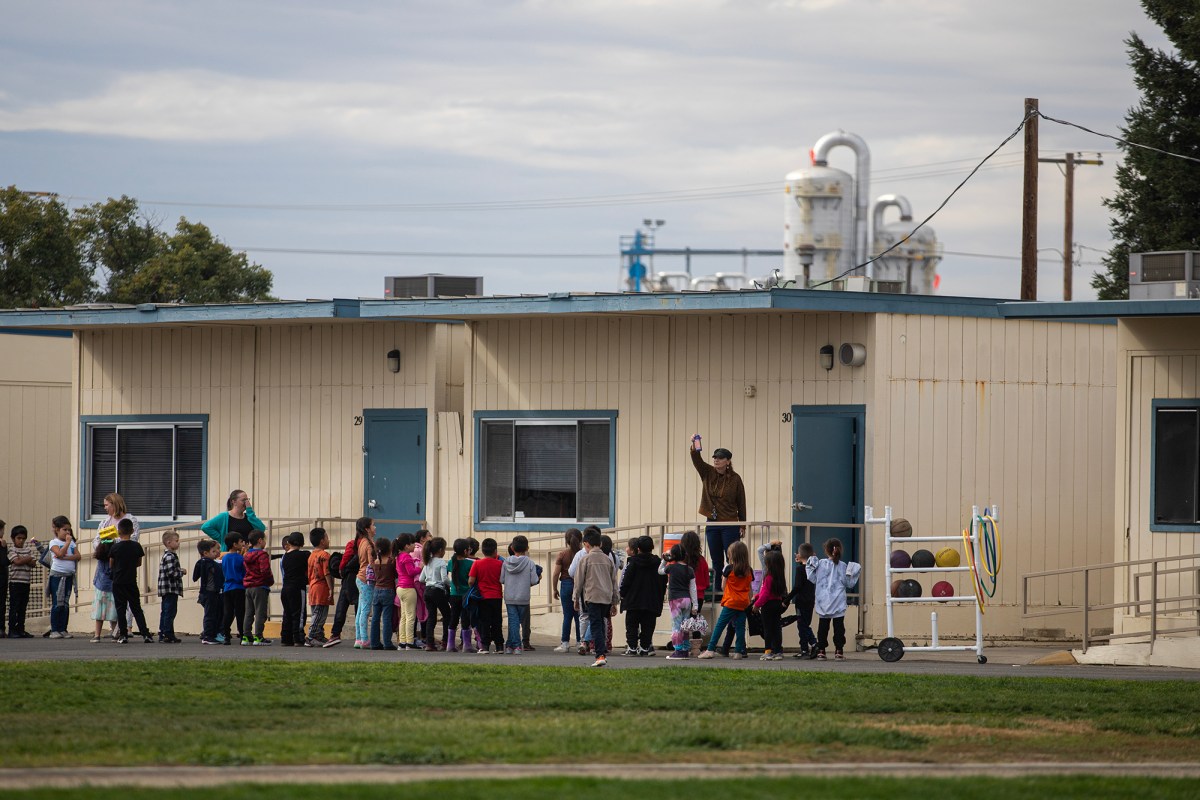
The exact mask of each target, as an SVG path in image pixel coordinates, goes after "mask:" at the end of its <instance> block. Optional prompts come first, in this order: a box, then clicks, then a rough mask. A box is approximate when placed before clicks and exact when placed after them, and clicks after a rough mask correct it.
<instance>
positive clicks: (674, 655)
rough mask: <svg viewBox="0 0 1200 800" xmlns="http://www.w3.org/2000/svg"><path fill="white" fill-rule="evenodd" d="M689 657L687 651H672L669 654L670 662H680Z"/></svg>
mask: <svg viewBox="0 0 1200 800" xmlns="http://www.w3.org/2000/svg"><path fill="white" fill-rule="evenodd" d="M687 657H688V651H687V650H672V651H671V652H670V653H668V654H667V660H668V661H678V660H682V659H685V658H687Z"/></svg>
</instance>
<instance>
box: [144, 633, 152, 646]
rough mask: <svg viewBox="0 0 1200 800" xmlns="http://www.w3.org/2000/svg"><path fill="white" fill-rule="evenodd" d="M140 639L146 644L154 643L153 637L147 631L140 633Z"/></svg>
mask: <svg viewBox="0 0 1200 800" xmlns="http://www.w3.org/2000/svg"><path fill="white" fill-rule="evenodd" d="M142 641H143V642H145V643H146V644H154V637H153V636H151V635H150V634H148V633H144V634H142Z"/></svg>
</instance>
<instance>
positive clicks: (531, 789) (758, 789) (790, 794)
mask: <svg viewBox="0 0 1200 800" xmlns="http://www.w3.org/2000/svg"><path fill="white" fill-rule="evenodd" d="M685 794H686V796H687V797H688V800H730V799H731V798H738V797H755V798H787V799H788V800H791V798H796V797H806V798H818V797H819V798H847V800H899V798H906V797H919V798H922V800H943V799H944V800H962V798H965V797H986V798H988V800H1009V799H1010V798H1011V800H1029V798H1033V797H1053V798H1056V799H1057V800H1062V798H1080V799H1081V800H1106V799H1107V798H1114V799H1115V798H1128V797H1137V798H1139V800H1151V799H1152V798H1179V799H1180V800H1192V799H1193V798H1195V797H1196V781H1194V780H1185V779H1161V778H1150V779H1148V778H1112V777H1107V778H1092V777H1086V776H1085V777H1061V778H1057V777H1038V778H953V779H938V778H929V779H922V780H902V779H898V778H854V777H849V776H848V777H845V778H815V779H805V780H804V781H803V782H800V781H797V780H796V779H779V778H771V779H767V778H754V779H739V780H688V779H687V775H686V774H682V773H681V774H678V775H676V776H674V777H673V778H672V779H666V780H662V781H624V780H594V779H586V778H580V779H572V778H538V779H529V780H513V781H504V782H497V781H471V782H452V781H431V782H428V783H410V784H404V785H403V786H381V785H361V784H359V785H356V784H345V783H343V784H336V785H328V784H318V785H309V786H281V787H265V786H222V787H206V788H203V789H182V790H181V789H159V790H149V789H128V788H121V789H93V788H81V789H73V790H69V789H68V790H64V789H42V790H35V791H25V792H21V793H16V792H6V791H2V790H0V798H7V797H18V796H19V797H23V798H45V800H259V799H260V798H263V797H268V796H269V797H286V798H295V799H296V800H392V798H395V797H397V796H403V797H404V798H405V800H468V798H488V800H495V798H497V797H520V798H521V799H522V800H562V798H564V797H581V798H582V797H586V798H588V800H629V798H631V797H658V798H673V797H680V796H683V795H685Z"/></svg>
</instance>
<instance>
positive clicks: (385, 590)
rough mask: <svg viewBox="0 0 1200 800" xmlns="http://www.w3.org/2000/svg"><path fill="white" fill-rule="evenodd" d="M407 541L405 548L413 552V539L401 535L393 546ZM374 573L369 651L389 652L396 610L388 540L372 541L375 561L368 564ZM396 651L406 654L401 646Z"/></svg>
mask: <svg viewBox="0 0 1200 800" xmlns="http://www.w3.org/2000/svg"><path fill="white" fill-rule="evenodd" d="M405 536H407V537H408V541H407V543H406V544H407V546H408V548H409V549H410V550H411V549H412V544H413V542H412V536H411V535H409V534H407V533H402V534H400V536H398V537H396V546H397V547H399V546H400V540H401V539H403V538H404V537H405ZM371 568H372V569H373V570H374V572H375V581H374V587H375V591H374V593H373V594H372V595H371V623H370V626H371V630H370V637H371V638H370V647H371V649H372V650H391V649H392V612H393V610H394V609H395V606H396V560H395V559H394V558H392V543H391V542H389V541H388V540H387V539H376V540H375V557H374V559H372V561H371ZM396 649H397V650H406V649H407V648H406V647H404V645H403V644H401V645H399V646H397V647H396Z"/></svg>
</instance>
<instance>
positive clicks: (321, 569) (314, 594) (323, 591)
mask: <svg viewBox="0 0 1200 800" xmlns="http://www.w3.org/2000/svg"><path fill="white" fill-rule="evenodd" d="M328 575H329V551H328V550H313V551H312V555H310V556H309V557H308V604H309V605H310V606H328V605H332V603H331V602H330V601H331V600H333V597H332V593H331V592H330V591H329V581H328V580H326V577H327V576H328Z"/></svg>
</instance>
